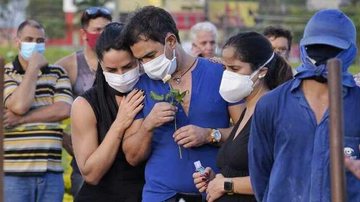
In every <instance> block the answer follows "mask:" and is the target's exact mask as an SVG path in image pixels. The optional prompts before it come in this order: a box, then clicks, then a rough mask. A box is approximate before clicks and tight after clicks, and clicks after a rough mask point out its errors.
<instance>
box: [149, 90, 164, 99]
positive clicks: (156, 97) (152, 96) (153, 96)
mask: <svg viewBox="0 0 360 202" xmlns="http://www.w3.org/2000/svg"><path fill="white" fill-rule="evenodd" d="M150 97H151V99H153V100H155V101H164V95H159V94H156V93H155V92H154V91H151V92H150Z"/></svg>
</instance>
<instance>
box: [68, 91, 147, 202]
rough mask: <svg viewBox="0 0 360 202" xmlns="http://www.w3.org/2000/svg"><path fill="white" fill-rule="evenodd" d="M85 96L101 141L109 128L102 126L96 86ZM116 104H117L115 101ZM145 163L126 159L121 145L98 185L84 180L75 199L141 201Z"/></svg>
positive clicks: (115, 201) (95, 201) (109, 201)
mask: <svg viewBox="0 0 360 202" xmlns="http://www.w3.org/2000/svg"><path fill="white" fill-rule="evenodd" d="M82 97H84V98H85V99H86V100H87V101H88V102H89V104H90V105H91V107H92V109H93V111H94V113H95V116H96V120H97V126H96V127H97V130H98V139H99V142H102V141H103V139H104V138H105V135H106V133H107V130H106V131H105V130H104V127H102V120H101V118H100V117H101V116H100V113H102V112H101V111H100V107H99V100H98V98H99V97H98V95H97V92H96V89H95V87H92V88H91V89H89V90H88V91H86V92H85V93H84V94H83V95H82ZM115 102H116V101H115V99H114V103H111V104H114V105H116V106H117V104H116V103H115ZM144 165H145V163H143V164H141V165H139V166H136V167H133V166H131V165H130V164H129V163H128V162H127V161H126V159H125V154H124V152H123V150H122V149H121V147H120V148H119V152H118V154H117V156H116V158H115V161H114V163H113V165H112V166H111V167H110V169H109V171H108V172H107V173H106V174H105V175H104V176H103V178H102V179H101V180H100V182H99V184H98V185H95V186H94V185H90V184H88V183H86V182H84V185H83V186H82V188H81V190H80V192H79V194H78V195H77V197H76V199H75V201H84V202H85V201H86V202H97V201H99V202H103V201H107V202H137V201H141V195H142V188H143V185H144Z"/></svg>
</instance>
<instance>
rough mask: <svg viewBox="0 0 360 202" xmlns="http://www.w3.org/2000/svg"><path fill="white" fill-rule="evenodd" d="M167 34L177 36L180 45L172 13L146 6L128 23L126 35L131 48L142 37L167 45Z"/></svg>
mask: <svg viewBox="0 0 360 202" xmlns="http://www.w3.org/2000/svg"><path fill="white" fill-rule="evenodd" d="M167 33H172V34H174V35H175V36H176V39H177V41H178V42H179V43H180V37H179V30H178V29H177V28H176V23H175V21H174V19H173V18H172V17H171V15H170V13H168V12H167V11H165V10H164V9H162V8H158V7H155V6H145V7H143V8H141V9H139V10H137V11H136V12H135V13H134V14H133V15H132V16H131V17H130V18H129V19H128V21H127V23H126V26H125V30H124V34H125V38H126V40H127V43H128V45H129V46H132V45H134V44H135V43H137V42H138V41H139V40H140V39H141V37H144V38H145V39H146V40H147V39H150V40H153V41H156V42H159V43H161V44H165V38H166V35H167Z"/></svg>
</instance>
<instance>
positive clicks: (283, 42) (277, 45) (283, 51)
mask: <svg viewBox="0 0 360 202" xmlns="http://www.w3.org/2000/svg"><path fill="white" fill-rule="evenodd" d="M263 34H264V35H265V36H266V37H267V38H268V39H269V40H270V42H271V45H272V47H273V49H274V51H275V52H276V53H277V54H278V55H280V56H282V57H284V58H285V59H286V60H287V61H289V54H290V50H291V43H292V34H291V32H290V30H287V29H284V28H282V27H280V26H277V27H275V26H268V27H266V28H265V30H264V32H263Z"/></svg>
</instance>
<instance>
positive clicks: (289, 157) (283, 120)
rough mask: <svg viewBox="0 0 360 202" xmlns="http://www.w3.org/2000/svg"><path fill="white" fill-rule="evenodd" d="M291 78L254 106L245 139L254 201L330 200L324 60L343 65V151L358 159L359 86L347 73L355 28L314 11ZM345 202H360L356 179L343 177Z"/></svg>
mask: <svg viewBox="0 0 360 202" xmlns="http://www.w3.org/2000/svg"><path fill="white" fill-rule="evenodd" d="M300 48H301V61H302V64H301V65H300V66H299V67H298V68H297V71H298V74H297V75H295V78H294V79H293V80H291V81H289V82H287V83H285V84H284V85H282V86H280V87H279V88H277V89H275V90H273V91H271V92H269V93H268V94H267V95H265V96H263V97H262V98H261V99H260V101H259V102H258V104H257V106H256V109H255V113H254V117H253V122H252V127H251V135H250V140H249V161H250V162H249V170H250V177H251V183H252V186H253V189H254V192H255V195H256V198H257V200H258V201H330V193H331V191H330V166H329V161H330V156H329V110H328V108H329V98H328V96H329V95H328V93H329V87H328V84H327V75H328V69H327V66H326V61H327V60H328V59H330V58H333V57H336V58H338V59H340V60H341V61H342V74H341V76H342V86H343V103H344V136H345V137H344V153H345V155H347V156H348V157H349V158H352V159H358V158H359V157H360V154H359V148H358V145H359V144H360V119H359V118H358V114H359V113H360V102H359V100H360V88H359V87H357V86H356V84H355V81H354V79H353V77H352V75H351V74H350V73H349V72H348V68H349V66H350V64H351V63H352V62H353V61H354V59H355V57H356V53H357V48H356V29H355V26H354V24H353V22H352V21H351V20H350V19H349V18H348V17H347V16H346V15H345V14H344V13H342V12H341V11H339V10H333V9H327V10H321V11H319V12H317V13H316V14H315V15H314V16H313V17H312V18H311V19H310V20H309V22H308V23H307V25H306V27H305V31H304V36H303V38H302V40H301V42H300ZM346 179H347V196H348V201H360V191H359V190H360V181H359V180H357V179H356V178H355V176H354V175H353V174H351V173H350V172H347V173H346Z"/></svg>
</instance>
